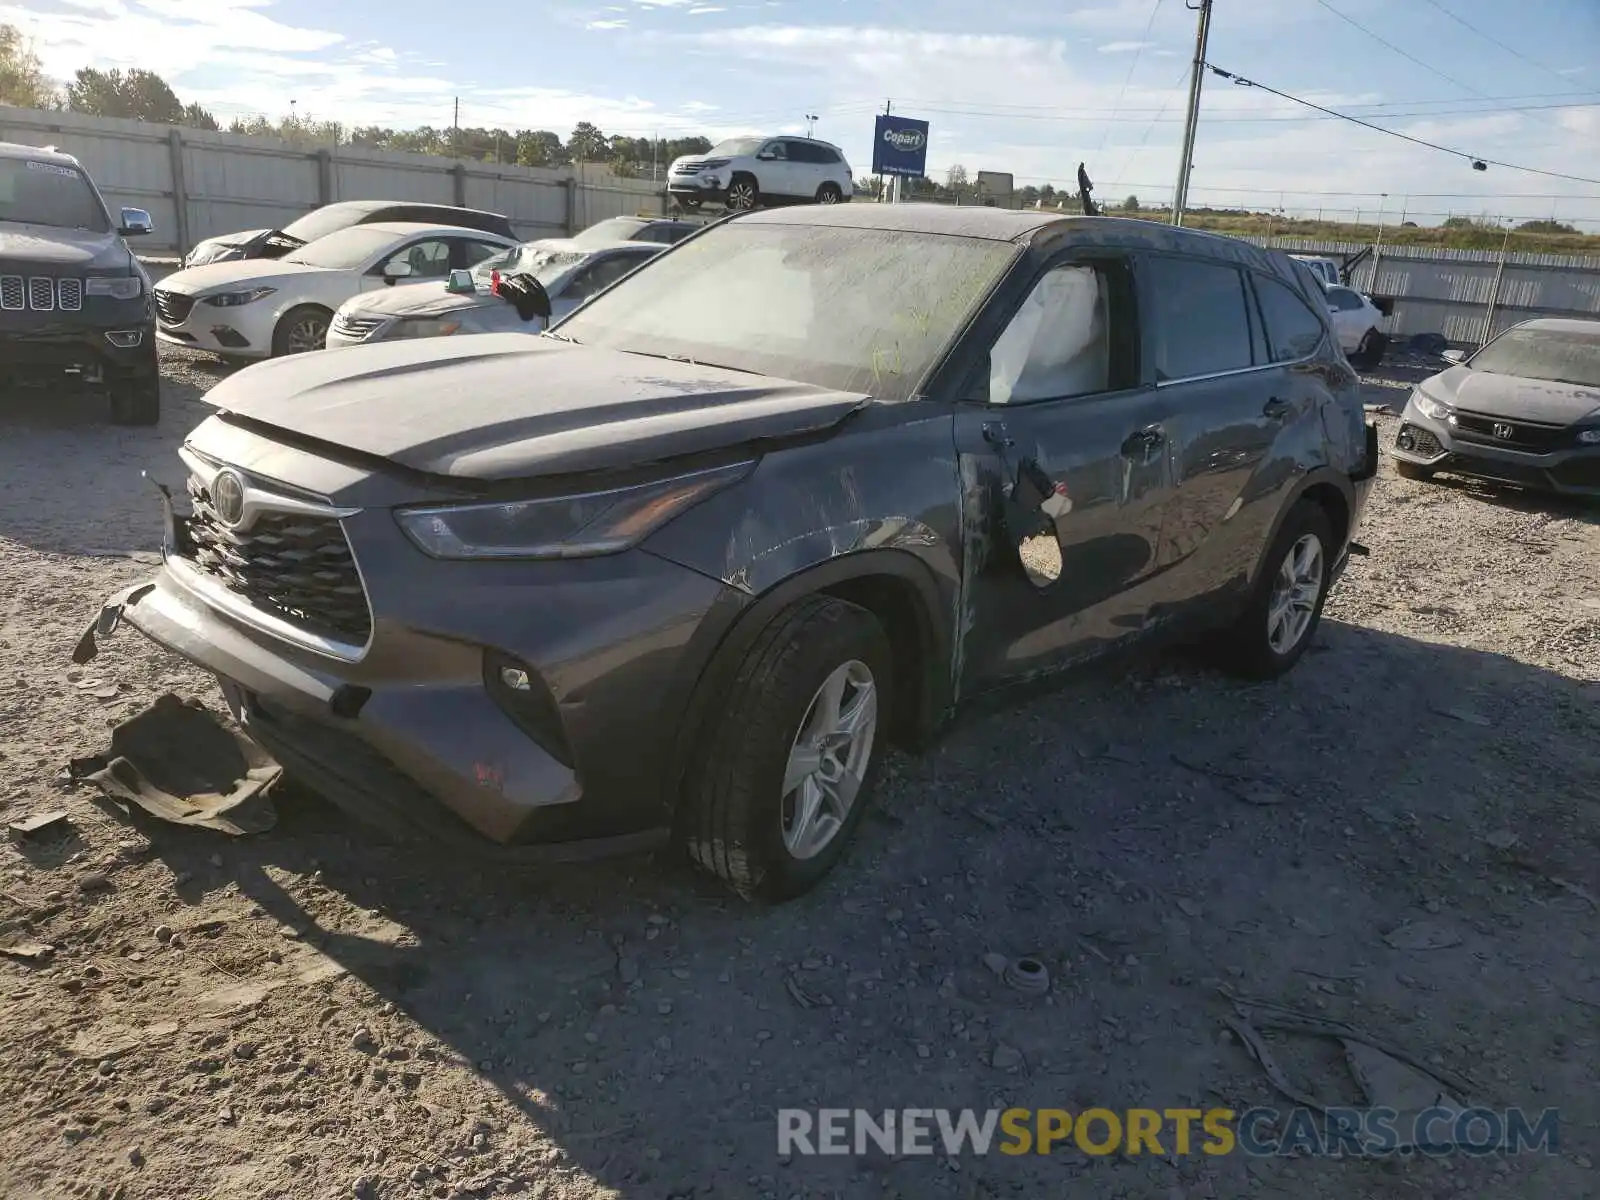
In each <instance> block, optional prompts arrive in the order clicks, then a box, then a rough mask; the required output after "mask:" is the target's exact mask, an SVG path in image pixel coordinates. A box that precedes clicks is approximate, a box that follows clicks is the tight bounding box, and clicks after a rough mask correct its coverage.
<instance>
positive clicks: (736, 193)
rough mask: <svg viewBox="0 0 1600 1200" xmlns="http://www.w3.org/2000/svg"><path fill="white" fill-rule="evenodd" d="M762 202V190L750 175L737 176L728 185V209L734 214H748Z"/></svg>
mask: <svg viewBox="0 0 1600 1200" xmlns="http://www.w3.org/2000/svg"><path fill="white" fill-rule="evenodd" d="M760 202H761V189H760V188H759V187H757V186H756V181H755V180H754V179H752V178H750V176H748V175H735V176H734V177H733V182H732V183H730V184H729V185H728V207H729V208H730V209H731V210H733V211H734V212H748V211H749V210H750V209H752V208H754V207H755V206H756V205H757V204H759V203H760Z"/></svg>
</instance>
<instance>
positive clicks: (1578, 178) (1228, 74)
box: [1206, 63, 1600, 185]
mask: <svg viewBox="0 0 1600 1200" xmlns="http://www.w3.org/2000/svg"><path fill="white" fill-rule="evenodd" d="M1206 68H1207V69H1208V70H1209V71H1210V72H1211V73H1212V74H1213V75H1219V76H1221V77H1222V78H1223V79H1227V80H1229V81H1231V82H1233V83H1235V84H1238V85H1239V86H1240V87H1253V88H1260V89H1261V90H1262V91H1264V92H1270V93H1272V94H1273V95H1274V96H1281V97H1283V99H1285V100H1292V101H1294V102H1295V103H1296V104H1303V105H1305V106H1306V107H1307V108H1314V109H1316V110H1317V111H1318V112H1324V113H1327V114H1328V115H1329V116H1333V117H1338V118H1339V119H1340V120H1344V121H1349V122H1350V123H1351V124H1354V125H1360V126H1362V127H1363V128H1366V129H1371V130H1375V131H1376V132H1378V133H1386V134H1388V135H1389V136H1390V137H1397V138H1399V139H1401V140H1402V141H1406V142H1411V143H1412V144H1413V145H1417V146H1426V147H1427V148H1428V149H1429V150H1439V151H1441V152H1443V153H1445V154H1453V155H1455V156H1456V157H1457V158H1464V159H1466V160H1467V161H1468V162H1471V163H1473V164H1474V165H1476V164H1478V163H1484V164H1485V165H1490V166H1496V167H1504V168H1505V169H1506V170H1508V171H1527V172H1528V173H1529V174H1532V175H1545V176H1548V177H1549V178H1551V179H1570V180H1572V181H1573V182H1574V183H1593V184H1596V185H1600V179H1590V178H1588V177H1587V176H1584V175H1568V174H1565V173H1564V172H1561V171H1545V170H1542V169H1541V168H1539V167H1524V166H1521V165H1520V164H1518V163H1508V162H1500V161H1499V160H1498V159H1493V158H1479V157H1477V156H1475V155H1472V154H1468V153H1467V152H1466V151H1465V150H1455V149H1452V148H1451V147H1449V146H1441V145H1439V143H1438V142H1429V141H1425V140H1423V139H1422V138H1418V137H1412V136H1411V135H1410V134H1409V133H1401V132H1400V131H1399V130H1398V129H1386V128H1384V127H1383V126H1382V125H1374V124H1373V123H1372V122H1371V121H1363V120H1362V119H1361V118H1360V117H1352V116H1349V115H1347V114H1345V113H1341V112H1334V110H1333V109H1331V108H1324V107H1323V106H1322V105H1320V104H1313V103H1312V102H1311V101H1309V100H1302V99H1300V97H1299V96H1291V95H1290V94H1289V93H1288V92H1280V91H1279V90H1278V89H1277V88H1272V87H1268V86H1267V85H1266V84H1264V83H1257V82H1256V81H1255V80H1253V79H1246V78H1245V77H1244V76H1243V75H1235V74H1234V73H1233V72H1232V71H1224V70H1223V69H1222V68H1221V67H1216V66H1213V65H1212V64H1211V63H1206Z"/></svg>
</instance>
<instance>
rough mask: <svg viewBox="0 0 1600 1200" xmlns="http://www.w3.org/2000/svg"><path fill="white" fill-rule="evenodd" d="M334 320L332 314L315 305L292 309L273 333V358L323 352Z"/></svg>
mask: <svg viewBox="0 0 1600 1200" xmlns="http://www.w3.org/2000/svg"><path fill="white" fill-rule="evenodd" d="M332 320H333V314H332V313H330V312H329V311H328V310H327V309H325V308H318V307H317V306H316V305H314V304H302V305H301V306H300V307H299V308H291V309H290V310H289V311H288V312H286V313H284V314H283V319H282V320H281V321H279V322H278V327H277V328H276V329H275V330H273V331H272V356H273V357H274V358H278V357H280V356H281V355H285V354H305V353H308V352H309V351H312V350H321V349H322V348H323V345H324V344H325V343H326V342H327V340H328V324H329V322H331V321H332Z"/></svg>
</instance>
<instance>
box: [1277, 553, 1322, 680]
mask: <svg viewBox="0 0 1600 1200" xmlns="http://www.w3.org/2000/svg"><path fill="white" fill-rule="evenodd" d="M1325 569H1326V568H1325V565H1324V557H1323V553H1322V539H1321V538H1319V537H1318V536H1317V535H1316V534H1314V533H1308V534H1305V535H1304V536H1303V537H1301V538H1300V539H1299V540H1298V541H1296V542H1295V544H1294V545H1293V546H1291V547H1289V553H1288V554H1286V555H1284V557H1283V562H1282V563H1281V564H1279V566H1278V574H1277V577H1276V578H1275V579H1274V580H1273V583H1272V599H1271V601H1270V602H1269V603H1268V604H1267V644H1268V645H1270V646H1271V647H1272V651H1273V653H1274V654H1279V655H1283V654H1288V653H1290V652H1291V651H1292V650H1293V649H1294V648H1295V647H1296V646H1298V645H1299V644H1300V640H1301V639H1302V638H1304V637H1305V636H1306V630H1307V629H1309V628H1310V627H1311V618H1312V617H1313V616H1314V615H1315V614H1316V611H1317V601H1318V599H1320V598H1321V596H1322V579H1323V574H1324V572H1325Z"/></svg>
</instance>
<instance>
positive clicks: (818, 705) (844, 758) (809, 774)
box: [781, 659, 878, 859]
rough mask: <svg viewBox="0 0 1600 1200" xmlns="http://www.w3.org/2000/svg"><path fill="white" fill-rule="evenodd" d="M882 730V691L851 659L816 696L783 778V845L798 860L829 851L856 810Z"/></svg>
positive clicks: (864, 667)
mask: <svg viewBox="0 0 1600 1200" xmlns="http://www.w3.org/2000/svg"><path fill="white" fill-rule="evenodd" d="M877 729H878V688H877V683H876V681H875V680H874V679H873V677H872V671H871V670H870V669H869V668H868V667H867V664H866V663H864V662H860V661H859V660H856V659H852V660H851V661H850V662H847V663H845V664H843V665H842V666H840V667H839V668H837V669H836V670H835V671H834V672H833V673H832V674H830V675H829V676H828V678H827V679H825V680H824V681H823V683H822V686H821V687H819V688H818V689H817V691H816V694H815V695H814V696H813V697H812V698H811V704H810V705H809V706H808V707H807V709H806V715H805V717H804V718H803V719H802V720H801V722H800V730H799V732H798V733H797V734H795V739H794V744H793V746H792V747H791V748H790V750H789V761H788V765H787V767H786V769H785V771H784V776H783V804H782V810H781V812H782V818H781V819H782V825H783V844H784V847H785V848H786V849H787V850H788V851H789V853H790V854H791V855H792V856H793V857H795V858H797V859H808V858H815V857H816V856H817V855H818V854H820V853H822V851H823V850H825V849H827V847H828V846H829V844H830V843H832V841H833V840H834V838H835V837H837V836H838V835H839V831H840V830H841V829H843V828H844V825H845V821H846V820H847V819H848V818H849V816H850V811H851V809H852V808H853V807H854V806H855V802H856V796H857V794H858V793H859V792H860V791H861V785H862V781H863V780H864V779H865V778H866V775H867V768H868V767H869V766H871V765H872V751H873V747H874V742H875V740H876V735H877Z"/></svg>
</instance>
